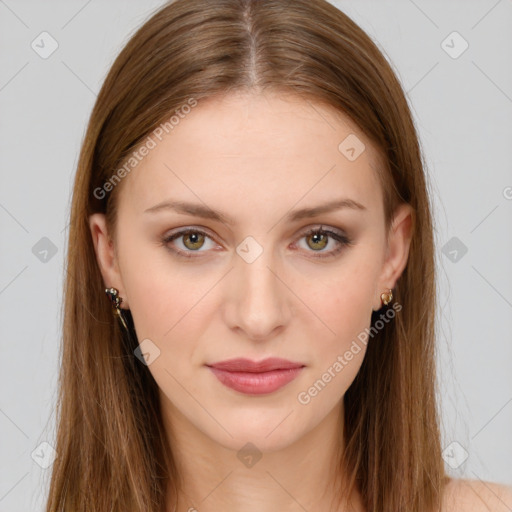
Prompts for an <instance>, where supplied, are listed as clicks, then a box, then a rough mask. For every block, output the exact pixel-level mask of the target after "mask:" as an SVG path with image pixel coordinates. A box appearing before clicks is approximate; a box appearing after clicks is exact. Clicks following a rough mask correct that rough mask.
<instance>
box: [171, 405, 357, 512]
mask: <svg viewBox="0 0 512 512" xmlns="http://www.w3.org/2000/svg"><path fill="white" fill-rule="evenodd" d="M161 401H162V411H163V413H164V418H165V419H164V422H165V425H166V430H167V434H168V441H169V442H170V444H171V449H172V453H173V456H174V460H175V463H176V466H177V468H178V472H179V474H180V480H181V482H182V485H181V489H180V492H179V495H178V497H177V498H178V501H177V503H178V506H177V508H176V497H175V496H173V497H171V496H169V497H168V502H167V508H166V512H195V511H197V512H216V511H218V510H244V512H256V511H258V512H259V511H261V510H283V511H288V510H289V511H304V510H323V511H326V512H327V511H329V512H339V511H349V510H350V511H356V510H357V511H359V510H362V508H361V501H360V498H359V496H358V495H357V494H353V495H352V496H351V502H350V505H351V506H350V507H349V506H348V504H349V502H348V500H347V499H346V498H345V497H344V498H341V497H340V492H339V489H340V484H341V482H342V479H343V478H345V477H346V475H344V474H341V473H342V472H341V464H340V457H341V453H342V450H343V444H342V443H343V401H340V403H339V406H336V407H335V408H334V409H333V410H332V411H331V413H329V414H328V415H327V416H326V417H325V418H324V420H323V421H322V422H321V423H319V424H318V425H317V426H316V427H314V428H313V429H312V430H310V431H309V432H307V433H306V434H305V435H303V436H302V437H300V438H299V439H297V440H295V442H293V443H291V444H286V443H284V445H283V446H282V447H280V448H278V449H275V450H273V451H265V450H264V451H260V450H259V449H258V448H257V447H256V446H254V444H252V445H246V444H244V443H241V445H240V448H241V449H238V450H236V449H232V448H229V447H226V446H223V445H222V444H219V443H218V442H215V441H214V440H212V439H211V438H210V437H208V436H206V435H205V434H204V433H203V432H202V431H200V430H199V429H197V428H196V427H195V426H194V425H193V424H192V423H190V422H189V421H188V419H187V418H185V417H184V416H183V415H182V414H181V413H180V412H179V411H178V410H177V409H176V408H174V407H173V406H172V404H171V402H169V400H168V399H167V398H165V397H163V398H161ZM291 416H292V415H291ZM288 420H290V418H288V419H287V421H288ZM292 421H293V420H292ZM270 435H272V434H269V436H270ZM243 446H244V447H245V448H242V447H243Z"/></svg>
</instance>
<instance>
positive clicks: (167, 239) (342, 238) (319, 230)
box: [162, 226, 353, 258]
mask: <svg viewBox="0 0 512 512" xmlns="http://www.w3.org/2000/svg"><path fill="white" fill-rule="evenodd" d="M191 233H199V234H201V235H204V236H206V237H208V238H210V239H211V238H212V237H211V236H210V235H208V233H206V232H205V231H203V230H201V229H196V228H187V229H183V230H181V231H177V232H175V233H171V234H170V235H166V236H164V237H163V238H162V244H163V245H165V246H166V247H167V249H169V250H170V251H172V252H173V253H174V254H177V255H178V256H181V257H183V258H197V257H198V256H193V255H192V254H191V253H194V252H204V251H182V250H181V249H178V250H177V249H172V248H171V247H170V246H169V244H170V243H171V242H173V241H174V240H176V239H177V238H180V237H182V236H185V235H188V234H191ZM314 234H320V235H328V236H329V237H330V238H332V239H334V240H336V241H337V242H338V244H340V245H339V246H338V248H337V249H335V250H332V251H330V252H327V253H326V254H320V253H321V252H322V251H311V252H313V253H314V252H317V254H316V255H315V256H313V257H314V258H332V257H334V256H337V255H338V254H339V253H340V252H341V251H342V249H343V247H348V246H351V245H353V244H352V240H351V239H349V238H348V237H347V236H346V235H344V234H341V233H338V232H336V231H331V230H329V229H324V228H323V226H320V227H316V228H312V229H309V230H308V231H306V232H305V233H303V234H302V235H301V237H300V238H299V240H301V239H302V238H304V237H307V236H309V235H314ZM308 252H310V251H308Z"/></svg>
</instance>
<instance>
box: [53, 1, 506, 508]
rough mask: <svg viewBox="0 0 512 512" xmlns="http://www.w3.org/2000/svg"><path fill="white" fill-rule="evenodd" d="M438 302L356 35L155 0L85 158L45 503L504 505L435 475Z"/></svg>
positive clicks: (269, 14) (397, 122)
mask: <svg viewBox="0 0 512 512" xmlns="http://www.w3.org/2000/svg"><path fill="white" fill-rule="evenodd" d="M109 300H110V303H109ZM435 300H436V299H435V267H434V247H433V227H432V219H431V206H430V203H429V197H428V195H427V184H426V180H425V175H424V171H423V165H422V158H421V153H420V149H419V144H418V138H417V134H416V131H415V127H414V124H413V122H412V119H411V115H410V111H409V108H408V105H407V102H406V100H405V97H404V94H403V91H402V89H401V87H400V84H399V82H398V80H397V79H396V77H395V75H394V73H393V71H392V69H391V67H390V66H389V64H388V63H387V61H386V59H385V58H384V57H383V55H382V54H381V53H380V52H379V50H378V49H377V47H376V46H375V45H374V44H373V43H372V41H371V40H370V39H369V37H368V36H367V35H366V34H365V33H364V32H363V31H362V30H361V29H360V28H359V27H357V26H356V25H355V24H354V23H353V22H352V21H351V20H350V19H349V18H348V17H347V16H345V15H344V14H343V13H342V12H340V11H339V10H337V9H336V8H335V7H333V6H332V5H330V4H329V3H327V2H325V1H323V0H315V1H311V0H295V1H293V2H288V1H285V0H267V1H261V0H259V1H256V0H219V1H215V2H211V1H207V0H177V1H175V2H172V3H170V4H168V5H166V6H164V7H163V8H162V9H161V10H160V11H159V12H157V13H156V14H155V15H154V16H153V17H152V18H151V19H150V20H149V21H148V22H147V23H145V24H144V26H143V27H142V28H141V29H140V30H139V31H138V32H137V33H136V34H135V35H134V36H133V37H132V39H131V40H130V41H129V42H128V44H127V45H126V47H125V48H124V49H123V51H122V52H121V54H120V55H119V57H118V58H117V60H116V61H115V63H114V65H113V67H112V69H111V71H110V73H109V74H108V76H107V78H106V80H105V83H104V85H103V88H102V90H101V92H100V94H99V96H98V99H97V102H96V105H95V107H94V110H93V113H92V116H91V119H90V122H89V126H88V130H87V133H86V137H85V140H84V143H83V147H82V151H81V154H80V161H79V164H78V170H77V175H76V181H75V186H74V194H73V206H72V213H71V223H70V238H69V253H68V278H67V284H66V294H65V321H64V339H63V360H62V367H61V368H62V370H61V377H60V402H59V429H58V437H57V446H56V450H57V452H58V454H59V456H58V458H57V459H56V461H55V462H54V465H53V474H52V480H51V488H50V495H49V499H48V505H47V510H48V511H57V510H58V511H68V510H69V511H71V510H73V511H81V510H84V511H85V510H88V511H90V510H94V511H101V512H102V511H105V512H107V511H132V510H133V511H135V510H137V511H155V512H162V511H169V512H170V511H180V512H181V511H193V510H198V511H200V512H209V511H217V510H226V511H238V510H244V511H254V510H258V511H259V510H269V511H270V510H290V511H291V510H308V511H349V510H353V511H358V512H359V511H367V512H370V511H371V512H377V511H378V512H397V511H404V512H405V511H418V512H419V511H437V510H443V511H445V510H447V511H448V510H450V511H455V510H456V511H458V510H461V511H462V510H464V511H468V510H474V511H480V510H509V508H506V507H507V503H508V506H509V507H510V502H511V500H510V494H507V492H508V491H507V489H506V488H504V487H502V486H498V485H495V484H490V483H486V482H479V483H478V484H477V483H476V482H471V481H455V480H451V479H449V478H448V476H447V475H445V472H444V462H443V459H442V448H441V441H440V430H439V418H438V411H437V403H436V387H435V384H436V381H435V376H436V374H435V366H434V362H435V361H434V313H435V305H436V302H435ZM111 306H112V307H111ZM507 500H508V501H507ZM500 507H501V508H500Z"/></svg>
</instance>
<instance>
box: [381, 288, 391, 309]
mask: <svg viewBox="0 0 512 512" xmlns="http://www.w3.org/2000/svg"><path fill="white" fill-rule="evenodd" d="M380 299H381V300H382V302H383V303H384V305H385V306H387V305H388V304H389V303H390V302H391V300H392V299H393V292H392V291H391V290H389V292H388V293H381V294H380Z"/></svg>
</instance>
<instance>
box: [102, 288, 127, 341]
mask: <svg viewBox="0 0 512 512" xmlns="http://www.w3.org/2000/svg"><path fill="white" fill-rule="evenodd" d="M105 293H106V294H107V297H108V298H109V299H110V302H112V307H113V308H114V313H115V314H117V316H118V317H119V318H120V319H121V323H122V324H123V327H124V328H125V329H126V331H128V326H127V325H126V322H125V320H124V317H123V313H122V312H121V308H120V307H119V306H120V305H121V302H123V299H122V298H121V297H119V290H117V289H116V288H105Z"/></svg>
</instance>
